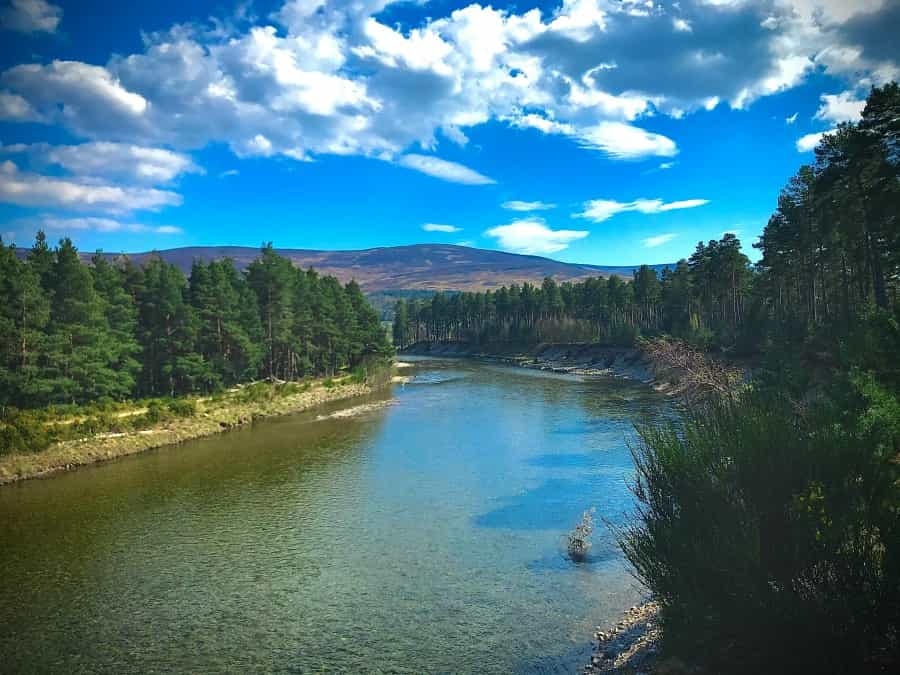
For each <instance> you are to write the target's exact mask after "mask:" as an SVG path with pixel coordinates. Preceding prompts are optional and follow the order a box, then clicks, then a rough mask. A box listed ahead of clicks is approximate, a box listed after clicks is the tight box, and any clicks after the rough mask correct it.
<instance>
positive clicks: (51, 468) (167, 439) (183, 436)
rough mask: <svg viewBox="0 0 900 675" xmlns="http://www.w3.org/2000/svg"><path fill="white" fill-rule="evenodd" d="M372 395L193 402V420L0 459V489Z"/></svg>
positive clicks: (312, 393) (335, 389) (336, 389)
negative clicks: (14, 483) (264, 419)
mask: <svg viewBox="0 0 900 675" xmlns="http://www.w3.org/2000/svg"><path fill="white" fill-rule="evenodd" d="M374 391H375V388H374V387H372V386H370V385H367V384H355V383H351V382H349V381H347V382H340V381H338V382H335V383H334V384H333V385H332V386H330V387H326V386H325V384H324V380H318V381H315V382H313V383H312V386H311V387H310V388H309V389H307V390H306V391H302V392H297V393H293V394H287V395H283V396H276V397H273V398H270V399H267V400H262V401H243V400H241V399H240V398H239V397H238V396H236V395H230V396H226V397H224V398H222V399H220V400H213V399H196V402H197V414H196V415H194V416H192V417H188V418H179V419H174V420H169V421H166V422H164V423H163V424H161V425H160V426H159V427H155V428H151V429H143V430H140V431H130V432H127V433H113V434H98V435H94V436H90V437H87V438H83V439H78V440H71V441H65V442H62V443H57V444H56V445H53V446H51V447H49V448H47V449H46V450H44V451H42V452H38V453H31V454H15V455H7V456H4V457H0V485H4V484H7V483H13V482H16V481H20V480H26V479H29V478H38V477H44V476H49V475H52V474H54V473H57V472H59V471H66V470H70V469H75V468H77V467H80V466H85V465H87V464H94V463H96V462H103V461H107V460H110V459H115V458H117V457H124V456H126V455H133V454H136V453H139V452H144V451H146V450H152V449H153V448H159V447H162V446H164V445H172V444H176V443H181V442H183V441H188V440H192V439H195V438H202V437H204V436H210V435H212V434H216V433H221V432H223V431H227V430H229V429H234V428H236V427H240V426H242V425H245V424H249V423H250V422H252V421H254V420H257V419H262V418H265V417H274V416H277V415H286V414H289V413H296V412H301V411H303V410H308V409H310V408H315V407H316V406H320V405H323V404H325V403H330V402H332V401H340V400H343V399H348V398H353V397H357V396H364V395H366V394H371V393H373V392H374Z"/></svg>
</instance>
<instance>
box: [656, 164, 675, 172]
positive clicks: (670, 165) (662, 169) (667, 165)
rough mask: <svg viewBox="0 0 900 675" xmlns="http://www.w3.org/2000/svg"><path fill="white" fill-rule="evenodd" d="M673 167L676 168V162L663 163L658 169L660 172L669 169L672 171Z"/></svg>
mask: <svg viewBox="0 0 900 675" xmlns="http://www.w3.org/2000/svg"><path fill="white" fill-rule="evenodd" d="M673 166H675V162H663V163H662V164H660V165H659V167H658V168H659V170H660V171H666V170H668V169H671V168H672V167H673Z"/></svg>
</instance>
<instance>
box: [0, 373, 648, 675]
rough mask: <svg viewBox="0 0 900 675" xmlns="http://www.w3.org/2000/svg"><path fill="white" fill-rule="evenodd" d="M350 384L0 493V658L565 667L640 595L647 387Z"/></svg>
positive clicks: (604, 383) (532, 382) (536, 379)
mask: <svg viewBox="0 0 900 675" xmlns="http://www.w3.org/2000/svg"><path fill="white" fill-rule="evenodd" d="M414 372H415V377H414V379H413V381H412V382H411V383H409V384H407V385H405V386H400V385H395V386H394V388H393V391H392V392H389V393H388V392H386V393H384V394H381V395H377V396H373V397H370V398H368V399H366V400H355V401H352V402H345V403H343V404H341V405H333V406H331V407H329V408H327V409H322V410H318V411H315V412H310V413H305V414H301V415H294V416H289V417H284V418H280V419H277V420H273V421H267V422H264V423H260V424H256V425H254V426H253V427H252V428H249V429H244V430H239V431H235V432H231V433H228V434H223V435H220V436H218V437H213V438H209V439H205V440H200V441H194V442H190V443H186V444H184V445H181V446H178V447H173V448H165V449H162V450H159V451H155V452H150V453H145V454H143V455H139V456H135V457H130V458H126V459H123V460H120V461H116V462H112V463H108V464H104V465H100V466H96V467H91V468H86V469H82V470H79V471H76V472H72V473H69V474H65V475H61V476H58V477H55V478H52V479H47V480H35V481H28V482H25V483H22V484H19V485H13V486H9V487H5V488H2V489H0V541H2V547H0V626H2V630H0V654H2V665H0V670H3V671H5V672H90V673H150V672H160V673H162V672H178V673H211V672H231V673H246V672H279V673H310V672H335V673H359V672H383V673H572V672H575V671H576V669H577V668H578V666H579V665H581V664H583V663H584V662H586V659H587V658H588V656H589V649H590V644H589V640H590V636H591V634H592V629H593V627H594V626H596V625H598V624H601V623H604V622H606V621H609V620H611V619H613V618H614V617H616V616H617V615H618V614H619V613H620V612H621V610H622V609H624V608H626V607H627V606H629V605H631V604H633V603H634V602H635V601H637V599H638V598H639V597H640V590H639V589H638V588H637V586H636V584H635V582H634V581H633V580H632V578H631V576H630V575H629V573H628V571H627V569H626V568H625V566H624V564H623V561H622V559H621V556H620V554H619V553H618V552H617V550H616V548H615V546H614V544H613V542H612V540H611V538H610V536H609V534H608V531H607V530H606V528H605V527H603V526H602V524H601V525H600V526H598V528H597V531H596V533H595V535H594V547H593V549H592V553H591V556H590V558H589V559H588V560H587V561H586V562H585V563H581V564H575V563H572V562H571V561H569V560H568V559H567V557H566V555H565V549H564V546H563V543H562V538H563V536H564V534H565V532H566V531H567V530H569V529H571V528H572V527H573V526H574V525H575V524H576V523H577V521H578V520H579V518H580V515H581V513H582V511H583V510H584V509H586V508H589V507H591V506H595V507H596V508H597V515H598V517H602V518H608V519H609V520H611V521H613V522H621V520H622V518H623V517H625V514H626V513H628V512H629V510H630V509H631V507H632V502H631V497H630V494H629V492H628V490H627V487H626V481H627V480H628V479H629V477H630V476H631V475H632V471H633V466H632V463H631V458H630V455H629V453H628V450H627V447H626V440H627V439H629V438H632V437H633V433H634V432H633V429H632V423H633V422H634V421H636V420H638V419H640V418H642V417H646V416H651V417H652V416H657V415H661V414H665V411H666V409H665V404H664V402H663V401H662V400H661V399H660V398H659V397H658V396H656V395H655V394H653V393H652V392H650V391H648V390H647V389H646V388H645V387H641V386H639V385H633V384H628V383H624V382H619V381H611V380H582V379H578V378H574V377H569V376H559V375H551V374H545V373H539V372H534V371H528V370H523V369H512V368H503V367H494V366H489V365H485V364H479V363H474V362H467V361H437V360H424V361H420V362H417V364H416V369H415V371H414Z"/></svg>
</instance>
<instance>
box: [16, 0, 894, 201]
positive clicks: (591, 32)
mask: <svg viewBox="0 0 900 675" xmlns="http://www.w3.org/2000/svg"><path fill="white" fill-rule="evenodd" d="M388 4H389V0H360V1H359V2H354V3H347V2H345V1H341V0H288V1H287V2H284V3H283V4H282V6H281V7H280V8H277V9H276V11H275V12H274V13H273V14H271V15H270V16H268V17H264V18H263V19H262V20H260V21H261V22H262V24H263V25H254V24H256V23H257V21H256V20H255V19H254V17H250V16H249V15H247V14H246V12H244V13H243V14H242V15H241V16H240V17H234V18H232V19H228V20H219V21H217V22H214V24H213V25H212V27H210V26H200V25H179V26H175V27H172V28H170V29H169V30H164V31H160V32H157V33H149V34H146V35H144V36H143V37H144V47H143V48H142V49H141V50H138V51H136V52H135V53H132V54H125V55H121V56H112V57H111V58H110V59H109V60H108V61H107V62H106V63H105V64H88V63H81V62H76V61H52V62H50V63H45V64H42V63H25V64H20V65H16V66H13V67H11V68H9V69H8V70H6V71H5V72H4V73H3V74H2V75H0V87H2V91H0V118H4V119H11V120H30V121H44V122H47V123H52V124H60V125H63V126H64V127H65V128H66V129H68V130H69V131H71V132H73V133H75V134H77V135H78V136H80V137H83V138H85V139H87V140H89V141H104V142H119V143H124V144H129V145H135V146H140V147H160V146H165V147H166V148H168V149H170V150H171V151H173V152H184V151H188V150H191V149H194V148H201V147H203V146H205V145H207V144H208V143H212V142H215V143H223V144H226V145H227V146H229V147H230V148H231V149H232V150H233V151H234V152H235V153H236V154H238V155H239V156H242V157H244V156H262V157H269V156H278V155H280V156H284V157H289V158H293V159H296V160H309V159H313V158H314V157H315V156H316V155H327V154H332V155H362V156H367V157H373V158H378V159H383V160H391V161H398V163H400V164H401V165H404V166H410V167H411V168H417V169H418V170H422V169H421V168H419V167H426V168H427V169H428V170H427V171H426V173H428V172H431V175H438V174H440V176H439V177H443V175H456V176H462V177H463V180H462V182H469V183H472V182H473V179H474V181H475V184H479V181H480V182H481V183H483V182H485V180H483V179H485V178H486V177H484V176H481V178H477V177H476V176H480V174H476V176H473V175H472V174H465V172H463V173H459V172H456V174H454V173H453V172H452V171H449V170H448V167H446V166H444V167H441V166H440V165H439V164H438V163H439V162H441V161H443V160H438V159H437V158H434V157H429V156H428V155H424V154H405V153H409V152H411V151H413V150H412V149H413V147H418V148H419V149H421V152H423V153H424V152H436V151H437V146H438V145H439V143H443V142H448V141H449V142H452V143H455V144H458V145H460V146H465V145H466V143H467V136H466V130H467V129H469V128H471V127H475V126H477V125H480V124H484V123H486V122H489V121H491V120H494V121H501V122H504V123H507V124H509V125H511V126H513V127H515V128H530V129H535V130H538V131H541V132H543V133H551V134H560V135H564V136H566V137H568V138H571V139H572V140H573V141H574V142H576V143H578V144H580V145H581V146H583V147H584V148H587V149H590V150H597V151H600V152H603V153H605V154H606V155H607V156H608V157H610V158H611V159H615V160H634V159H641V158H646V157H673V156H674V155H675V154H676V153H677V152H678V148H677V144H676V142H675V140H674V139H671V138H668V137H666V136H663V135H661V134H659V133H654V132H651V131H649V130H648V129H646V128H645V127H646V126H647V124H648V122H647V120H648V119H650V118H652V117H653V116H654V115H660V114H663V115H670V116H672V117H675V118H678V117H681V116H684V115H686V114H691V113H692V112H693V111H699V110H704V109H711V108H712V107H715V106H717V105H724V104H727V105H731V106H733V107H736V108H742V107H746V106H749V105H751V104H752V103H753V102H754V101H755V100H756V99H758V98H760V97H763V96H768V95H771V94H774V93H777V92H781V91H784V90H786V89H789V88H791V87H794V86H796V85H798V84H799V83H801V82H803V81H804V79H805V78H806V77H807V76H808V74H809V73H811V72H813V70H814V69H815V68H818V69H820V70H822V71H824V72H825V74H826V75H830V76H834V77H837V78H843V79H844V80H846V81H848V82H853V83H854V85H855V84H858V83H859V82H861V81H865V82H867V83H868V82H874V83H878V82H883V81H885V80H886V79H890V77H892V76H893V77H896V76H898V75H900V69H898V63H897V52H896V47H895V43H896V38H895V35H894V33H895V30H894V29H893V28H892V27H895V26H896V25H897V20H898V19H900V14H898V12H900V9H898V8H900V4H898V3H895V2H886V1H883V0H861V1H860V2H859V3H846V2H844V3H841V2H840V0H793V1H792V2H788V1H787V0H766V2H737V1H736V2H714V3H712V2H708V1H707V0H681V2H679V3H678V4H677V5H674V4H663V3H652V4H651V3H648V2H608V1H607V0H563V2H562V4H561V5H560V6H559V7H557V8H556V9H554V10H552V11H541V10H540V9H530V10H528V11H522V12H520V11H518V10H516V9H514V8H513V9H495V8H493V7H490V6H487V7H485V6H481V5H479V4H470V5H469V6H467V7H462V8H460V9H457V10H455V11H452V12H450V13H449V14H447V15H444V16H436V17H433V18H426V19H423V20H422V21H418V22H416V23H415V24H414V25H403V24H390V25H388V23H382V17H381V15H380V12H381V10H383V9H384V7H386V6H387V5H388ZM26 5H27V6H37V5H41V6H43V5H47V6H50V5H49V4H48V3H46V2H43V3H41V0H19V1H18V2H17V3H16V4H15V5H14V6H15V7H19V6H26ZM842 5H853V8H852V10H851V9H848V8H847V7H844V6H842ZM268 23H275V24H277V26H275V25H267V24H268ZM634 45H641V49H635V48H634ZM849 104H850V101H849V100H848V101H846V102H840V101H835V102H834V104H833V105H832V104H829V103H827V102H826V103H824V104H823V105H826V106H829V105H830V106H831V107H830V108H828V111H826V112H823V115H829V116H831V117H834V116H835V115H837V112H836V111H837V110H838V109H843V106H844V105H849ZM831 108H834V111H835V112H829V111H830V110H831ZM823 119H826V117H823ZM827 119H830V117H829V118H827ZM422 157H426V158H427V160H428V161H427V163H426V161H425V160H422V159H416V158H422ZM410 158H411V159H410ZM463 168H465V167H463ZM469 171H471V170H469ZM464 174H465V175H464ZM451 180H453V179H452V178H451ZM486 180H487V181H489V180H490V179H486Z"/></svg>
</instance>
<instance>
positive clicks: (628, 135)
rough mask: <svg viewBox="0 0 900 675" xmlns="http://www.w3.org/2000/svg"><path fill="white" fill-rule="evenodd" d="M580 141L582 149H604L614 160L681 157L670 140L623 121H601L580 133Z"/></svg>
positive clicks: (673, 142)
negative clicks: (583, 147)
mask: <svg viewBox="0 0 900 675" xmlns="http://www.w3.org/2000/svg"><path fill="white" fill-rule="evenodd" d="M578 138H579V141H580V143H581V144H582V145H583V146H585V147H588V148H594V149H597V150H601V151H603V152H605V153H607V154H608V155H610V156H611V157H614V158H615V159H640V158H642V157H649V156H657V157H674V156H675V155H676V154H678V148H677V146H676V145H675V141H673V140H672V139H671V138H667V137H666V136H663V135H662V134H655V133H652V132H649V131H645V130H644V129H641V128H639V127H635V126H632V125H630V124H623V123H622V122H601V123H600V124H597V125H595V126H593V127H588V128H586V129H584V130H583V131H581V132H580V133H579V135H578Z"/></svg>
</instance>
